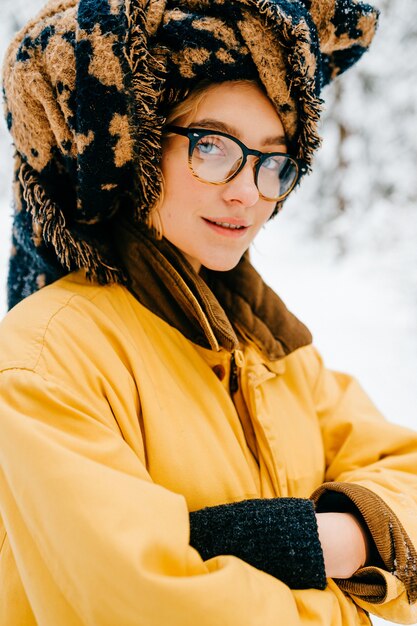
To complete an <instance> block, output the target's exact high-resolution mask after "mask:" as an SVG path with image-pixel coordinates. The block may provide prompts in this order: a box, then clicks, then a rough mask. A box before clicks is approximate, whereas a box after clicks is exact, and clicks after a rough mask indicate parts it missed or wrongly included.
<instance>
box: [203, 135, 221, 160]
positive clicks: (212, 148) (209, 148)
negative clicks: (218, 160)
mask: <svg viewBox="0 0 417 626" xmlns="http://www.w3.org/2000/svg"><path fill="white" fill-rule="evenodd" d="M196 147H197V150H198V151H199V153H200V154H201V155H202V156H203V155H209V156H222V155H223V154H224V150H223V148H222V146H221V143H220V142H219V141H217V140H216V139H213V138H211V137H204V138H203V139H200V141H199V142H198V144H197V146H196Z"/></svg>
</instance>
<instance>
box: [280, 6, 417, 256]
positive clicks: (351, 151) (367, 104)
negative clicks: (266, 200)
mask: <svg viewBox="0 0 417 626" xmlns="http://www.w3.org/2000/svg"><path fill="white" fill-rule="evenodd" d="M373 4H375V5H376V6H378V7H379V8H380V9H381V18H380V27H379V29H378V32H377V35H376V38H375V41H374V43H373V45H372V46H371V50H370V52H369V53H367V54H366V55H365V56H364V58H363V59H362V60H361V61H360V63H358V65H357V66H355V67H354V68H353V69H351V70H349V71H348V72H347V73H346V75H344V76H343V77H341V78H340V79H338V80H336V81H335V83H334V84H333V85H331V86H330V87H328V88H326V90H325V91H324V94H323V95H324V99H325V103H326V111H325V114H324V116H323V122H322V134H323V139H324V141H323V147H322V148H321V150H320V151H319V154H318V156H317V158H316V162H315V166H314V167H313V174H312V175H311V176H310V177H309V178H308V179H306V181H305V182H304V183H303V185H302V186H301V189H300V191H299V192H298V193H297V194H295V196H294V198H293V199H291V200H290V201H289V203H288V204H289V205H290V204H291V205H292V207H293V208H292V210H294V213H295V216H296V218H297V219H299V218H300V217H301V219H302V220H303V221H304V223H305V224H307V227H308V230H309V231H311V230H313V232H314V233H315V234H316V235H317V236H320V235H321V234H322V231H323V230H325V231H326V237H329V235H333V236H334V240H335V241H336V242H337V246H338V250H339V252H340V253H345V252H346V251H347V250H348V249H349V248H350V247H351V246H352V245H354V244H355V243H358V242H359V240H360V239H361V237H362V233H363V232H364V231H366V238H367V241H368V242H369V241H370V240H371V241H373V243H375V244H376V246H378V244H380V245H384V246H386V245H392V244H395V243H396V242H398V241H399V240H400V239H401V238H402V236H403V235H405V236H409V231H410V229H413V232H415V233H416V234H417V211H416V206H417V3H416V2H415V0H374V1H373ZM397 218H402V219H401V220H400V219H397ZM367 226H371V228H367ZM404 229H405V230H404ZM403 230H404V232H403Z"/></svg>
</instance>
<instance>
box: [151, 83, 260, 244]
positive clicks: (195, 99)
mask: <svg viewBox="0 0 417 626" xmlns="http://www.w3.org/2000/svg"><path fill="white" fill-rule="evenodd" d="M228 82H233V84H234V85H240V86H248V85H256V86H257V87H259V88H260V89H262V91H264V92H265V87H264V86H263V85H262V83H260V82H259V81H256V80H252V79H239V80H234V81H228ZM221 84H222V83H213V82H209V81H206V80H203V81H201V82H200V83H198V85H197V86H196V87H195V88H194V89H193V90H192V91H190V92H189V93H188V94H187V95H186V97H185V98H184V99H183V100H181V101H180V102H178V103H176V104H174V105H173V106H172V107H171V109H170V110H169V112H168V114H167V117H166V121H165V124H166V125H168V124H172V125H177V126H182V125H184V124H185V125H186V124H188V122H189V121H190V120H191V119H192V118H193V117H195V115H196V114H197V110H198V108H199V106H200V105H201V103H202V102H203V101H204V100H205V98H206V97H207V96H208V94H209V93H211V92H212V91H213V90H214V89H216V87H218V86H219V85H221ZM171 137H172V134H171V133H165V134H164V137H163V139H162V142H163V144H165V143H166V142H167V141H169V139H170V138H171ZM164 197H165V181H164V176H163V174H162V172H161V192H160V194H159V197H158V200H157V201H156V202H155V203H154V204H153V206H152V207H151V209H150V211H149V213H148V217H147V225H148V227H149V228H150V229H151V230H152V231H153V234H154V236H155V237H156V238H157V239H162V237H163V232H162V223H161V217H160V215H159V210H158V209H159V207H160V206H161V204H162V202H163V201H164Z"/></svg>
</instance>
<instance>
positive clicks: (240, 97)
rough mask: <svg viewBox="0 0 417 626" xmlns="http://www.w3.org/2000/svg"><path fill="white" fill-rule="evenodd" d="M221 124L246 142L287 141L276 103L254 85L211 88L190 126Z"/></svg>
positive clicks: (232, 84)
mask: <svg viewBox="0 0 417 626" xmlns="http://www.w3.org/2000/svg"><path fill="white" fill-rule="evenodd" d="M202 120H214V121H218V122H220V123H221V124H223V125H224V126H227V127H229V128H233V129H234V131H235V133H236V135H237V136H238V137H239V138H241V139H242V140H243V141H245V140H246V141H252V143H253V142H256V143H259V142H260V141H262V140H263V139H266V138H271V137H277V138H283V137H284V135H285V133H284V128H283V125H282V123H281V120H280V118H279V115H278V113H277V111H276V109H275V108H274V106H273V104H272V102H271V101H270V100H269V98H268V97H267V96H266V95H265V93H264V92H263V91H262V90H261V89H260V87H258V86H257V85H256V84H254V83H244V84H242V83H234V82H232V81H230V82H226V83H222V84H220V85H216V86H214V87H211V88H208V90H207V92H206V93H205V94H204V95H203V98H202V100H201V101H200V103H199V105H198V107H197V108H196V110H195V112H194V113H193V115H192V116H190V119H189V120H187V124H188V125H191V124H193V123H195V124H197V123H198V122H199V121H202Z"/></svg>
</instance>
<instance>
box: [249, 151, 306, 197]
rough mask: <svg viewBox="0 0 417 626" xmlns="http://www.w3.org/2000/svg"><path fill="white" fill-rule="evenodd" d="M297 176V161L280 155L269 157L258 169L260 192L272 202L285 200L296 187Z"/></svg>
mask: <svg viewBox="0 0 417 626" xmlns="http://www.w3.org/2000/svg"><path fill="white" fill-rule="evenodd" d="M297 176H298V166H297V163H296V161H293V159H291V158H290V157H288V156H285V155H280V154H276V155H272V156H268V157H267V158H265V159H264V160H263V161H262V163H261V165H260V167H259V169H258V180H257V185H258V189H259V192H260V193H261V194H262V195H263V196H264V197H265V198H270V199H271V200H279V199H281V198H284V197H285V196H286V195H287V194H288V193H289V192H290V191H291V189H292V188H293V187H294V184H295V182H296V180H297Z"/></svg>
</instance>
